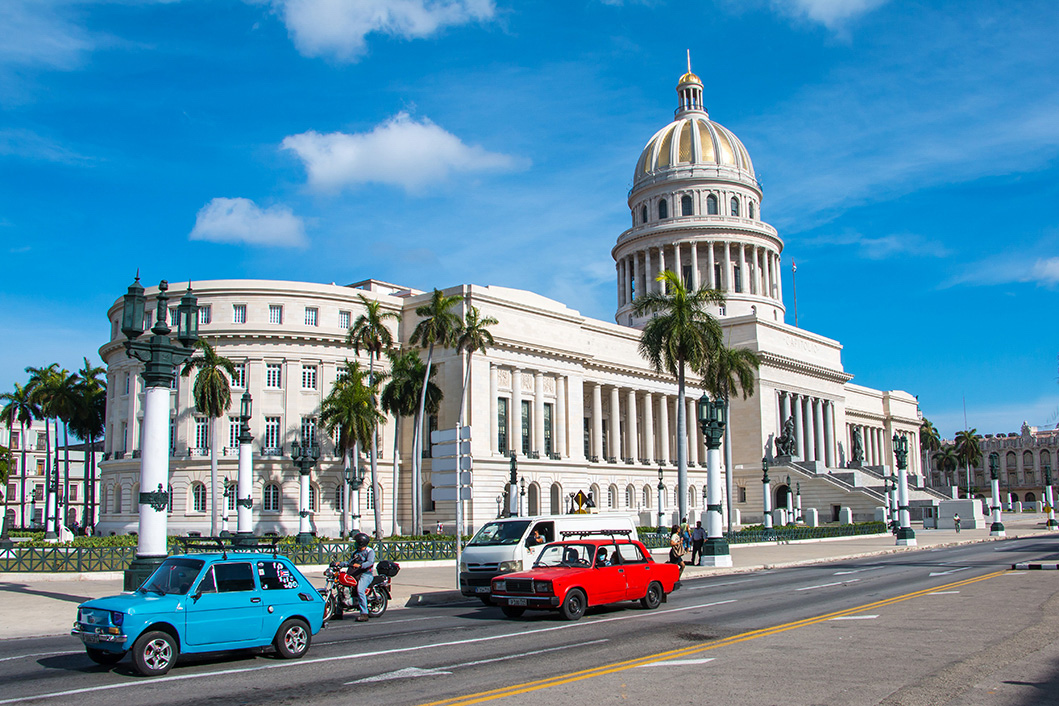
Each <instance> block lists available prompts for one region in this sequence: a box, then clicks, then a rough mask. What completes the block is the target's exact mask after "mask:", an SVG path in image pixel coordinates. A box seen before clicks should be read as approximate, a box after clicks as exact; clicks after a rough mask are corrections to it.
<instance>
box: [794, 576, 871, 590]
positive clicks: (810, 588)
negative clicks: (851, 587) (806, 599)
mask: <svg viewBox="0 0 1059 706" xmlns="http://www.w3.org/2000/svg"><path fill="white" fill-rule="evenodd" d="M857 581H860V579H850V580H849V581H835V582H834V583H822V584H819V585H817V586H802V587H801V588H796V589H794V590H795V591H811V590H813V589H814V588H827V587H828V586H844V585H845V584H847V583H857Z"/></svg>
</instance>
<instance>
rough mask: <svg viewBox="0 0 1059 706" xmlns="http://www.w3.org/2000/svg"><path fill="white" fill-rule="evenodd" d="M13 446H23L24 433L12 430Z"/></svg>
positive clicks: (18, 447) (14, 447) (17, 447)
mask: <svg viewBox="0 0 1059 706" xmlns="http://www.w3.org/2000/svg"><path fill="white" fill-rule="evenodd" d="M11 448H12V449H20V448H22V433H21V432H17V431H13V432H11Z"/></svg>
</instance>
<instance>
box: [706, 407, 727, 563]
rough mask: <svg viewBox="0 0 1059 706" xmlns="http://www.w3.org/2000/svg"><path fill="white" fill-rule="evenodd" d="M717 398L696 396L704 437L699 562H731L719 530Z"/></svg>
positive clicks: (721, 414)
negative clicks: (703, 530) (702, 529)
mask: <svg viewBox="0 0 1059 706" xmlns="http://www.w3.org/2000/svg"><path fill="white" fill-rule="evenodd" d="M727 412H728V410H727V407H726V406H725V404H724V402H723V401H721V400H709V399H707V398H706V395H703V396H702V397H701V398H699V425H700V426H701V428H702V435H703V437H704V439H705V441H706V542H705V543H704V544H703V546H702V556H701V558H700V559H699V566H731V565H732V555H731V553H730V552H729V551H728V542H727V541H726V540H725V538H724V535H723V534H722V533H721V521H722V515H721V440H722V439H723V438H724V426H725V424H726V423H727V421H728V420H727Z"/></svg>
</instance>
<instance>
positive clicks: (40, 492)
mask: <svg viewBox="0 0 1059 706" xmlns="http://www.w3.org/2000/svg"><path fill="white" fill-rule="evenodd" d="M33 499H34V500H36V501H37V502H40V501H41V500H43V499H44V486H43V485H35V486H33Z"/></svg>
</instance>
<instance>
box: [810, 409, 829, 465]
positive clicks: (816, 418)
mask: <svg viewBox="0 0 1059 706" xmlns="http://www.w3.org/2000/svg"><path fill="white" fill-rule="evenodd" d="M823 407H824V405H823V401H822V400H821V399H820V398H819V397H816V398H813V427H814V428H815V429H816V453H815V458H816V460H817V461H824V462H825V463H826V462H827V447H826V446H824V409H823Z"/></svg>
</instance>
